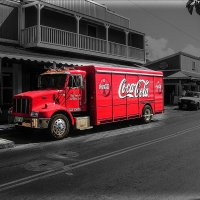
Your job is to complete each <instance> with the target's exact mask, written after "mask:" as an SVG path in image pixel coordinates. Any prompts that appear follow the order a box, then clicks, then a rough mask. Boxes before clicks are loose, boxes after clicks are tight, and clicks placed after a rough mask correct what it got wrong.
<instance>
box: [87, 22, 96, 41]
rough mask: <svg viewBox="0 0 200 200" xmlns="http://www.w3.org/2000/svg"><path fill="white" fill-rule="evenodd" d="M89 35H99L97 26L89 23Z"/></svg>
mask: <svg viewBox="0 0 200 200" xmlns="http://www.w3.org/2000/svg"><path fill="white" fill-rule="evenodd" d="M88 36H90V37H95V38H96V37H97V27H96V26H91V25H88Z"/></svg>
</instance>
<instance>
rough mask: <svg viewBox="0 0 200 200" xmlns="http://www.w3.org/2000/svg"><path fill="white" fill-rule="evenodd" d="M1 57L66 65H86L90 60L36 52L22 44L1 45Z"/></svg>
mask: <svg viewBox="0 0 200 200" xmlns="http://www.w3.org/2000/svg"><path fill="white" fill-rule="evenodd" d="M0 58H9V59H17V60H30V61H37V62H45V63H48V62H49V63H54V62H55V63H56V64H65V65H84V64H88V61H86V60H81V59H75V58H74V59H72V58H67V57H62V56H56V55H49V54H43V53H35V52H33V51H30V50H27V49H24V48H22V47H20V46H7V45H0Z"/></svg>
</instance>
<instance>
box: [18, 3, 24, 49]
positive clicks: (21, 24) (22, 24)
mask: <svg viewBox="0 0 200 200" xmlns="http://www.w3.org/2000/svg"><path fill="white" fill-rule="evenodd" d="M23 5H24V2H22V4H21V6H20V8H19V17H20V18H19V19H20V20H19V43H20V45H23V44H24V41H23V39H24V35H23V34H22V30H23V29H24V28H25V8H23Z"/></svg>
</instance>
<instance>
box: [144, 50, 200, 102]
mask: <svg viewBox="0 0 200 200" xmlns="http://www.w3.org/2000/svg"><path fill="white" fill-rule="evenodd" d="M144 66H145V67H147V68H149V69H153V70H159V71H162V72H163V74H164V94H165V104H172V103H174V104H177V103H178V100H179V98H180V97H181V96H182V92H183V91H184V90H185V91H200V58H198V57H195V56H192V55H189V54H186V53H183V52H179V53H176V54H173V55H170V56H168V57H165V58H162V59H159V60H156V61H153V62H149V63H146V64H145V65H144ZM172 99H173V100H174V101H173V102H172Z"/></svg>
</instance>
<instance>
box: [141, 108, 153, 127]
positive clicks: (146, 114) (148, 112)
mask: <svg viewBox="0 0 200 200" xmlns="http://www.w3.org/2000/svg"><path fill="white" fill-rule="evenodd" d="M151 119H152V109H151V106H149V105H146V106H144V108H143V110H142V122H143V123H145V124H148V123H149V122H151Z"/></svg>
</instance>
